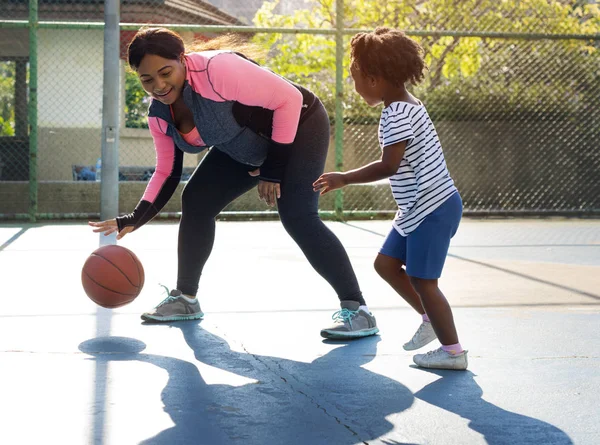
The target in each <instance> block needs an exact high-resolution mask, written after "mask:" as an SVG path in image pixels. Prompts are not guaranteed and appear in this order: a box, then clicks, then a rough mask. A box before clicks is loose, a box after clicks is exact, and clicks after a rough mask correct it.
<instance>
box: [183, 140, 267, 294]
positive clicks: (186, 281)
mask: <svg viewBox="0 0 600 445" xmlns="http://www.w3.org/2000/svg"><path fill="white" fill-rule="evenodd" d="M257 183H258V179H256V178H253V177H251V176H250V175H249V174H248V167H247V166H245V165H243V164H240V163H239V162H236V161H234V160H233V159H232V158H230V157H229V156H228V155H226V154H225V153H222V152H220V151H219V150H218V149H216V148H213V149H211V150H210V152H209V153H207V154H206V156H205V157H204V158H203V159H202V162H200V165H198V168H196V171H194V174H193V175H192V176H191V178H190V180H189V182H188V183H187V185H186V186H185V189H184V190H183V194H182V198H181V210H182V212H181V222H180V224H179V239H178V249H177V252H178V272H177V289H178V290H180V291H181V292H182V293H184V294H185V295H189V296H195V295H196V293H197V292H198V283H199V281H200V275H201V274H202V270H203V268H204V264H205V263H206V260H208V257H209V256H210V253H211V251H212V247H213V243H214V238H215V217H216V216H217V215H218V214H219V213H220V212H221V211H222V210H223V209H224V208H225V207H226V206H227V205H228V204H229V203H230V202H232V201H233V200H234V199H236V198H237V197H239V196H241V195H242V194H244V193H245V192H247V191H248V190H250V189H251V188H252V187H255V186H256V184H257Z"/></svg>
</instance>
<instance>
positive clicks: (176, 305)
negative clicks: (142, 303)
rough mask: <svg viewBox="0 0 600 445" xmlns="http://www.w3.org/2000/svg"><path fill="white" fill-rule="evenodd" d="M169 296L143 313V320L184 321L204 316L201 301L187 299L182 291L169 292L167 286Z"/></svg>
mask: <svg viewBox="0 0 600 445" xmlns="http://www.w3.org/2000/svg"><path fill="white" fill-rule="evenodd" d="M163 287H164V288H165V290H166V291H167V298H165V299H164V300H163V301H161V302H160V303H159V304H158V306H156V307H155V308H154V309H152V310H151V311H150V312H144V313H143V314H142V320H145V321H159V322H160V321H183V320H198V319H200V318H202V317H204V314H203V313H202V310H201V309H200V303H199V302H198V300H197V299H196V301H195V302H194V303H190V302H189V301H187V300H186V299H185V298H184V296H183V294H182V293H181V291H178V290H177V289H173V290H172V291H171V292H169V289H168V288H167V287H166V286H163Z"/></svg>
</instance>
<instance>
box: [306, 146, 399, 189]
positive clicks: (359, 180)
mask: <svg viewBox="0 0 600 445" xmlns="http://www.w3.org/2000/svg"><path fill="white" fill-rule="evenodd" d="M406 143H407V141H402V142H397V143H395V144H392V145H388V146H387V147H384V149H383V154H382V155H381V159H380V160H379V161H375V162H371V163H370V164H368V165H365V166H363V167H360V168H357V169H354V170H350V171H347V172H345V173H342V172H331V173H323V174H322V175H321V176H320V177H319V179H317V180H316V181H315V182H314V183H313V190H314V191H315V192H316V191H319V190H320V191H321V195H323V194H325V193H327V192H329V191H331V190H335V189H339V188H341V187H344V186H345V185H348V184H365V183H368V182H375V181H379V180H380V179H385V178H389V177H390V176H392V175H394V174H395V173H396V172H397V171H398V168H399V167H400V162H402V158H403V157H404V150H405V149H406Z"/></svg>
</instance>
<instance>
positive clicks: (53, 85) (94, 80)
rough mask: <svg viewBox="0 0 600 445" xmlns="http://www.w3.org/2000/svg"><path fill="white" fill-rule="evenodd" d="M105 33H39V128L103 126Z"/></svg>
mask: <svg viewBox="0 0 600 445" xmlns="http://www.w3.org/2000/svg"><path fill="white" fill-rule="evenodd" d="M103 47H104V35H103V31H102V30H54V29H40V30H39V32H38V125H39V126H40V127H59V128H75V127H76V128H82V127H85V128H90V127H98V128H100V127H101V126H102V78H103V58H104V56H103Z"/></svg>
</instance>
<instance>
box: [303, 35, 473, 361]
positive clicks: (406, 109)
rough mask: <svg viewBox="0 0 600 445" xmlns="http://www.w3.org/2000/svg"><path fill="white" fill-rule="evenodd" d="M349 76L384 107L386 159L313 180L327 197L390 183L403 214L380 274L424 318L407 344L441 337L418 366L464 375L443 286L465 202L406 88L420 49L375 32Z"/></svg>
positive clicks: (357, 47)
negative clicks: (380, 182) (386, 180)
mask: <svg viewBox="0 0 600 445" xmlns="http://www.w3.org/2000/svg"><path fill="white" fill-rule="evenodd" d="M351 47H352V48H351V66H350V71H351V74H352V78H353V79H354V86H355V88H356V92H357V93H358V94H360V95H361V96H362V98H363V99H364V100H365V101H366V102H367V104H368V105H369V106H371V107H374V106H377V105H379V104H381V103H383V105H384V109H383V111H382V113H381V119H380V122H379V143H380V146H381V149H382V156H381V160H379V161H376V162H372V163H371V164H369V165H366V166H364V167H361V168H358V169H356V170H352V171H348V172H345V173H325V174H323V175H321V177H319V179H317V181H315V182H314V184H313V186H314V189H315V191H317V190H320V191H321V194H324V193H327V192H329V191H331V190H335V189H338V188H340V187H343V186H345V185H348V184H359V183H366V182H373V181H377V180H380V179H383V178H389V180H390V185H391V187H392V193H393V195H394V198H395V199H396V202H397V204H398V213H397V214H396V218H395V219H394V222H393V227H392V230H391V231H390V233H389V235H388V236H387V238H386V240H385V242H384V243H383V246H382V248H381V250H380V252H379V254H378V256H377V258H376V260H375V269H376V270H377V272H378V273H379V275H381V277H382V278H383V279H384V280H385V281H387V282H388V283H389V284H390V285H391V286H392V287H393V288H394V290H395V291H396V292H398V293H399V294H400V295H401V296H402V297H403V298H404V299H405V300H406V301H407V302H408V303H409V304H410V305H411V306H412V307H413V308H414V309H415V310H416V311H417V312H418V313H419V314H421V316H422V323H421V325H420V327H419V329H418V330H417V332H416V333H415V335H414V336H413V338H412V339H411V340H410V341H409V342H408V343H406V344H405V345H404V349H405V350H407V351H410V350H415V349H419V348H421V347H423V346H425V345H426V344H428V343H430V342H431V341H433V340H435V338H436V337H437V338H438V339H439V341H440V342H441V344H442V347H441V348H439V349H436V350H434V351H431V352H428V353H427V354H417V355H415V356H414V358H413V360H414V362H415V363H416V364H417V365H418V366H422V367H426V368H439V369H466V368H467V351H465V350H463V348H462V347H461V345H460V343H459V342H458V336H457V334H456V328H455V327H454V319H453V317H452V311H451V309H450V306H449V305H448V301H447V300H446V298H445V297H444V294H442V292H441V291H440V289H439V288H438V278H439V277H440V276H441V273H442V268H443V266H444V261H445V259H446V255H447V253H448V247H449V245H450V238H452V237H453V236H454V234H455V233H456V229H457V228H458V224H459V222H460V219H461V216H462V201H461V198H460V195H459V193H458V191H457V190H456V187H455V186H454V182H453V181H452V178H451V177H450V175H449V173H448V169H447V168H446V162H445V160H444V155H443V153H442V147H441V145H440V141H439V139H438V135H437V133H436V131H435V129H434V127H433V123H432V122H431V119H430V118H429V115H428V114H427V111H426V110H425V107H424V105H423V104H422V103H421V102H420V101H419V100H418V99H417V98H415V97H414V96H413V95H411V94H410V93H409V92H408V91H407V90H406V88H405V84H406V83H407V82H410V83H412V84H417V83H418V82H419V81H421V80H422V79H423V70H424V68H425V64H424V62H423V58H422V52H423V50H422V48H421V47H420V46H419V45H418V44H417V43H416V42H415V41H413V40H412V39H410V38H408V37H407V36H406V35H405V34H404V33H402V32H401V31H397V30H392V29H389V28H377V29H376V30H375V31H374V32H371V33H359V34H356V35H355V36H354V37H353V38H352V41H351Z"/></svg>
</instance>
